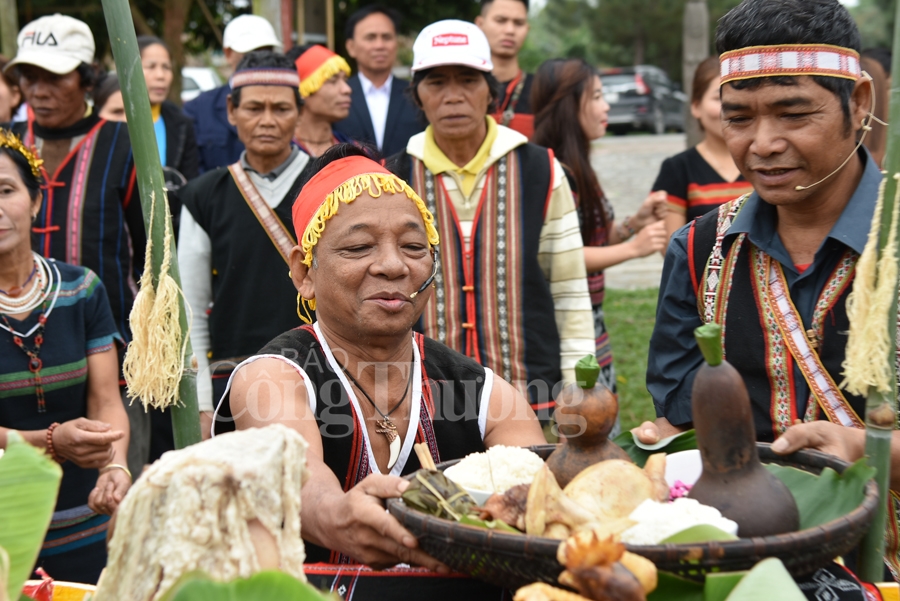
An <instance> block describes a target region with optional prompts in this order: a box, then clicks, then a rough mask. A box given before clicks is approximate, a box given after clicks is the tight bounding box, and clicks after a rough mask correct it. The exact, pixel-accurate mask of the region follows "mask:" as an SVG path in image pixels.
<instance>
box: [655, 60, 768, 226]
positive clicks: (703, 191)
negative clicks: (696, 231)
mask: <svg viewBox="0 0 900 601" xmlns="http://www.w3.org/2000/svg"><path fill="white" fill-rule="evenodd" d="M721 112H722V102H721V101H720V100H719V57H717V56H711V57H709V58H707V59H706V60H704V61H703V62H702V63H700V64H699V65H698V66H697V71H696V72H695V73H694V82H693V85H692V86H691V115H692V116H693V117H694V119H696V120H697V122H698V123H699V124H700V129H702V130H703V134H704V137H703V141H702V142H700V143H699V144H697V145H696V146H694V147H693V148H688V149H687V150H685V151H684V152H681V153H678V154H676V155H675V156H673V157H669V158H668V159H666V160H665V161H663V164H662V166H661V167H660V169H659V175H657V176H656V182H654V184H653V190H654V191H659V190H664V191H665V193H666V196H667V198H668V202H669V212H668V213H667V214H666V234H667V236H666V237H667V238H669V237H671V236H672V234H674V233H675V232H676V231H677V230H678V229H679V228H680V227H682V226H683V225H684V224H685V223H688V222H689V221H693V220H694V219H696V218H697V217H700V216H702V215H705V214H706V213H708V212H709V211H712V210H713V209H716V208H718V207H719V205H721V204H722V203H726V202H728V201H729V200H734V199H735V198H738V197H739V196H742V195H743V194H747V193H749V192H752V191H753V187H752V186H751V185H750V184H749V183H747V181H746V180H745V179H744V176H742V175H741V172H740V171H739V170H738V168H737V165H735V164H734V159H733V158H731V153H730V152H728V147H727V146H725V138H723V137H722V120H721V116H720V114H721Z"/></svg>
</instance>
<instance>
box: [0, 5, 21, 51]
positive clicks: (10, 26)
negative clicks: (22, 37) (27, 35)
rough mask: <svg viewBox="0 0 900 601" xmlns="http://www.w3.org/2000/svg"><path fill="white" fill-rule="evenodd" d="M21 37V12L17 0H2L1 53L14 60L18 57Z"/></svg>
mask: <svg viewBox="0 0 900 601" xmlns="http://www.w3.org/2000/svg"><path fill="white" fill-rule="evenodd" d="M18 35H19V10H18V7H17V6H16V0H0V51H2V52H3V55H4V56H5V57H6V58H8V59H10V60H12V59H13V57H15V56H16V50H17V47H16V38H17V37H18Z"/></svg>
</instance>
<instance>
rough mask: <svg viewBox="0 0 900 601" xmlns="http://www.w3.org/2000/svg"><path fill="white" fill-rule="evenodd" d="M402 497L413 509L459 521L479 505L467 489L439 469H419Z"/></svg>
mask: <svg viewBox="0 0 900 601" xmlns="http://www.w3.org/2000/svg"><path fill="white" fill-rule="evenodd" d="M402 498H403V502H404V503H406V504H407V505H408V506H409V507H412V508H413V509H416V510H418V511H421V512H423V513H427V514H429V515H433V516H434V517H438V518H444V519H448V520H454V521H457V522H458V521H459V519H460V518H461V517H462V516H464V515H467V514H468V513H469V512H471V511H472V510H473V509H475V508H476V507H477V506H478V504H477V503H476V502H475V499H473V498H472V497H471V496H470V495H469V493H467V492H466V491H465V489H463V488H462V487H461V486H459V485H458V484H456V483H455V482H453V481H452V480H450V479H448V478H447V476H445V475H444V474H443V472H439V471H437V470H424V469H423V470H419V471H417V472H416V473H415V474H414V475H413V478H412V479H411V480H410V483H409V488H407V489H406V491H405V492H404V493H403V495H402Z"/></svg>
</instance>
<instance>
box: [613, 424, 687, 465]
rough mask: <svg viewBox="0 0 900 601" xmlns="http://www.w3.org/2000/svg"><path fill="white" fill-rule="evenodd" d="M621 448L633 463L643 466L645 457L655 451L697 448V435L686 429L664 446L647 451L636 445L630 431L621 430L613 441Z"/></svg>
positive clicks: (676, 451) (669, 451)
mask: <svg viewBox="0 0 900 601" xmlns="http://www.w3.org/2000/svg"><path fill="white" fill-rule="evenodd" d="M613 442H615V443H616V444H617V445H619V446H620V447H622V449H623V450H624V451H625V452H626V453H628V456H629V457H631V460H632V461H634V463H635V465H637V466H638V467H644V464H645V463H647V458H648V457H650V455H654V454H656V453H667V454H672V453H678V452H679V451H690V450H691V449H696V448H697V436H696V435H695V434H694V431H693V430H688V431H687V432H682V433H681V434H679V435H677V436H675V437H673V438H672V440H671V441H670V442H669V444H667V445H666V446H664V447H661V448H659V449H654V450H652V451H648V450H645V449H642V448H641V447H639V446H637V444H636V443H635V441H634V435H633V434H632V433H631V432H630V431H626V432H622V433H621V434H619V435H618V436H616V439H615V440H614V441H613Z"/></svg>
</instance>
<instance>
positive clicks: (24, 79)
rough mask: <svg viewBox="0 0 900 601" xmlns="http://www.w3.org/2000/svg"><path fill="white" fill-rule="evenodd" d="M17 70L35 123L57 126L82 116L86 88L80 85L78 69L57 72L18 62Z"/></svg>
mask: <svg viewBox="0 0 900 601" xmlns="http://www.w3.org/2000/svg"><path fill="white" fill-rule="evenodd" d="M18 69H19V87H20V88H21V89H22V93H23V94H24V95H25V102H27V103H28V105H29V106H30V107H31V108H32V110H34V118H35V120H36V121H37V123H38V125H40V126H41V127H46V128H49V129H57V128H61V127H68V126H70V125H73V124H74V123H76V122H77V121H78V120H79V119H81V118H83V117H84V111H85V108H86V106H85V100H84V95H85V92H86V91H87V90H86V89H84V88H82V87H81V76H80V75H79V74H78V72H77V71H72V72H71V73H66V74H65V75H57V74H56V73H51V72H50V71H47V70H46V69H41V68H40V67H35V66H34V65H19V66H18Z"/></svg>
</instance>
